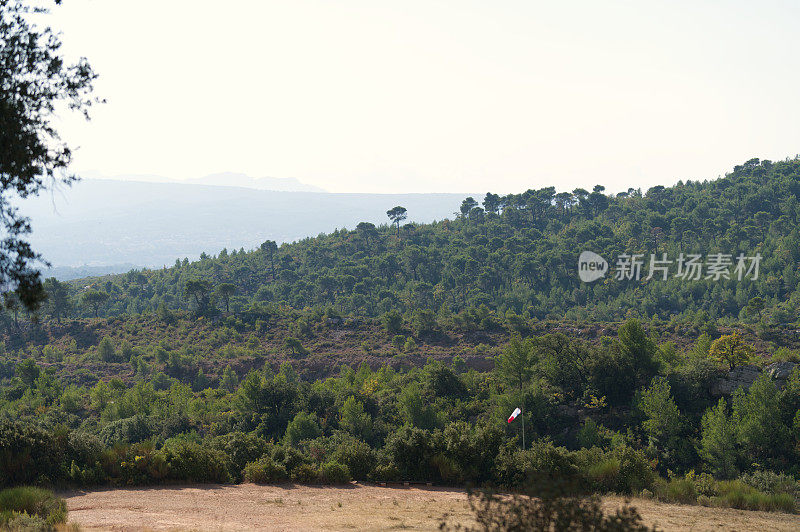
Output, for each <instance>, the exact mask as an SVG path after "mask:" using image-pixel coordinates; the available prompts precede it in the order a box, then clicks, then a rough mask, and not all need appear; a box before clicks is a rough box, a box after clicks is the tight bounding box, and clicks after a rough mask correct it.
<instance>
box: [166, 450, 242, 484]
mask: <svg viewBox="0 0 800 532" xmlns="http://www.w3.org/2000/svg"><path fill="white" fill-rule="evenodd" d="M162 452H163V453H164V458H165V460H166V461H167V466H168V468H169V469H168V471H169V472H168V477H169V478H170V479H172V480H180V481H188V482H221V483H224V482H230V481H231V476H230V472H229V471H230V460H229V459H228V457H227V456H226V455H225V454H224V453H223V452H221V451H218V450H216V449H211V448H208V447H205V446H202V445H199V444H197V443H193V442H187V441H178V442H176V443H170V444H167V445H165V446H164V449H162Z"/></svg>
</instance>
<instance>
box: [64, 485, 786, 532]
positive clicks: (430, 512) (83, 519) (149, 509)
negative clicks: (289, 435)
mask: <svg viewBox="0 0 800 532" xmlns="http://www.w3.org/2000/svg"><path fill="white" fill-rule="evenodd" d="M61 495H62V496H63V497H64V498H65V499H66V500H67V506H68V507H69V520H70V522H73V523H76V524H78V525H79V526H80V527H81V528H82V529H84V530H226V531H227V530H259V529H261V530H293V531H294V530H402V529H409V530H437V529H438V527H439V522H440V520H441V518H442V517H443V516H444V515H445V514H447V515H448V516H449V521H450V522H460V523H469V522H471V521H472V519H471V513H470V511H469V507H468V504H467V497H466V494H465V493H464V492H463V491H462V490H453V489H446V488H436V487H420V488H417V487H410V488H402V487H378V486H364V485H352V486H346V487H311V486H295V485H291V484H286V485H279V486H258V485H255V484H241V485H225V486H218V485H202V486H169V487H157V488H128V489H107V490H98V491H87V492H68V493H62V494H61ZM622 502H623V501H622V499H619V498H614V497H608V498H606V499H604V506H606V509H608V510H611V509H613V508H615V507H616V506H618V505H620V504H622ZM633 505H634V506H636V507H637V508H638V509H639V511H640V512H641V514H642V516H643V517H644V519H645V521H646V522H647V523H648V524H651V525H652V524H655V525H657V526H658V527H659V528H660V529H663V530H698V531H701V530H761V531H766V530H787V531H788V530H800V516H796V515H787V514H773V513H764V512H745V511H740V510H729V509H718V508H704V507H702V506H683V505H673V504H663V503H658V502H654V501H650V500H642V499H636V500H634V501H633Z"/></svg>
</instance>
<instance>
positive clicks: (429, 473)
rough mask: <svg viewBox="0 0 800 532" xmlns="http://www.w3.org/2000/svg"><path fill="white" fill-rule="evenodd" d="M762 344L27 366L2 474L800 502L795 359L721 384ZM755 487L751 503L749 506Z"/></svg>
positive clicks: (612, 344)
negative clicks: (197, 378)
mask: <svg viewBox="0 0 800 532" xmlns="http://www.w3.org/2000/svg"><path fill="white" fill-rule="evenodd" d="M750 355H751V349H750V348H749V346H748V345H747V344H746V343H744V342H742V341H741V339H740V338H739V337H738V335H736V334H735V333H734V334H731V335H726V336H722V337H720V338H719V339H717V340H715V341H713V342H712V341H711V339H710V338H709V337H707V336H704V337H702V338H701V340H700V341H698V342H697V343H696V344H695V345H694V346H692V347H691V349H688V350H686V351H684V352H681V351H677V350H676V349H675V346H674V345H672V344H670V343H663V344H660V345H659V344H658V343H657V342H655V341H654V340H653V339H652V338H651V337H650V336H649V335H648V334H647V333H646V330H645V329H644V327H642V325H640V324H639V322H637V321H635V320H630V321H628V322H627V323H626V324H625V325H623V326H622V327H621V328H620V330H619V332H618V335H617V337H607V338H605V339H604V341H603V342H602V343H601V344H600V345H592V344H589V343H586V342H584V341H581V340H575V339H569V338H567V337H565V336H563V335H560V334H556V335H547V336H542V337H531V338H528V339H525V340H523V339H520V338H518V339H515V340H513V341H512V342H510V343H509V344H508V346H507V347H506V348H505V350H504V351H503V352H502V354H501V355H499V356H498V358H497V360H496V365H495V369H494V370H493V371H490V372H477V371H474V370H467V369H466V368H465V367H464V365H463V361H460V360H458V359H456V360H454V362H453V363H452V364H443V363H441V362H429V363H428V364H426V365H425V366H424V367H421V368H414V369H411V370H410V371H407V372H397V371H394V370H392V369H391V368H389V367H386V366H384V367H382V368H380V369H378V370H377V371H373V370H371V369H370V368H369V367H368V366H366V365H362V366H361V367H359V368H358V369H357V370H356V369H352V368H349V367H346V366H345V367H343V368H342V372H341V375H340V376H338V377H331V378H328V379H325V380H317V381H313V382H310V381H305V380H302V379H300V378H299V377H298V376H297V374H296V373H295V371H294V370H293V368H292V366H291V365H290V364H289V363H284V364H283V365H282V366H281V368H280V370H279V371H277V372H273V371H272V370H271V369H270V367H269V366H265V367H264V368H261V369H259V370H253V371H250V372H249V373H247V374H246V375H236V374H235V373H234V372H232V371H230V369H228V370H226V374H225V375H224V378H223V379H221V380H220V381H219V382H218V383H217V384H215V385H209V386H208V387H200V388H197V387H196V388H195V389H194V390H193V389H192V387H191V386H189V385H187V384H186V383H184V382H181V381H180V380H179V379H175V378H172V377H168V376H166V375H164V374H163V373H160V374H157V375H154V376H152V377H151V378H138V379H136V382H135V384H133V385H132V386H126V385H125V384H124V383H123V382H122V381H121V380H119V379H116V378H114V379H109V380H101V381H98V382H97V383H96V384H94V385H93V386H87V387H80V386H76V385H66V384H64V383H62V382H61V380H60V379H59V378H58V377H57V376H56V375H55V374H54V372H52V371H50V370H48V369H46V368H43V367H40V366H38V365H36V364H35V363H33V362H32V361H27V362H23V363H20V364H18V365H17V366H16V367H15V368H14V376H13V377H12V378H10V379H8V380H6V381H4V384H3V385H2V396H1V397H2V399H0V420H2V421H0V468H2V471H0V473H1V474H0V479H2V481H0V482H2V483H4V484H5V485H15V484H29V483H45V484H52V483H55V484H58V483H70V484H80V485H96V484H106V483H111V484H151V483H159V482H169V481H192V482H229V481H241V480H249V481H255V482H279V481H288V480H292V481H296V482H333V483H335V482H345V481H347V480H349V479H358V480H413V481H431V482H436V483H445V484H453V485H463V484H465V483H477V484H492V485H499V486H505V487H514V486H519V485H521V484H522V483H524V482H525V480H526V478H527V477H528V476H530V475H533V474H548V475H550V474H553V475H557V476H559V477H560V478H571V479H573V480H574V481H575V482H578V483H581V484H582V485H584V486H588V487H589V488H591V489H592V490H595V491H599V492H605V491H614V492H622V493H635V494H642V493H644V494H645V495H647V494H653V495H654V496H658V497H662V498H666V499H670V500H681V501H683V502H687V501H688V502H695V501H699V502H704V503H708V504H730V505H739V507H752V506H753V505H755V506H754V507H764V508H767V509H769V508H768V507H770V506H774V507H775V508H779V509H783V510H790V511H792V510H793V509H794V508H795V499H794V497H795V496H796V495H797V494H798V493H800V491H798V484H797V481H796V480H795V475H797V474H798V473H800V471H798V464H800V460H798V459H800V456H798V449H800V446H799V445H798V444H800V413H798V409H799V408H800V372H797V371H796V372H795V373H794V374H793V375H792V377H791V378H790V379H789V381H788V383H787V384H786V385H785V386H783V388H782V389H779V388H778V387H777V386H776V384H775V383H774V382H773V381H772V380H771V379H770V377H769V376H767V375H766V374H764V375H762V376H761V377H760V378H759V379H757V380H756V381H755V383H754V384H753V385H752V386H751V387H750V388H749V389H748V390H745V389H739V390H738V391H736V392H735V393H734V394H733V396H731V397H720V396H718V395H715V393H714V391H713V389H714V386H713V385H714V383H715V382H716V380H717V379H718V378H719V377H720V376H721V375H724V370H725V368H729V367H732V366H736V365H739V364H743V363H745V362H748V361H749V360H748V357H749V356H750ZM795 357H796V354H795ZM518 406H519V407H522V409H523V412H524V413H523V416H524V417H525V427H526V431H527V432H526V440H527V445H526V448H525V449H524V450H523V449H522V448H521V434H520V428H521V426H520V422H521V419H518V420H517V421H515V422H514V423H512V424H509V423H508V422H507V421H506V418H507V417H508V415H509V414H510V413H511V411H512V410H513V409H514V408H515V407H518ZM744 492H747V493H749V495H748V496H749V497H750V499H747V498H745V499H742V500H748V501H750V502H741V501H739V502H736V500H738V499H736V497H739V496H740V495H742V493H744ZM730 493H734V495H730ZM701 497H705V499H702V498H701ZM728 499H730V501H734V502H730V501H729V500H728ZM726 501H728V502H726ZM752 501H756V502H752ZM751 503H752V504H751ZM748 505H749V506H748ZM773 509H774V508H773Z"/></svg>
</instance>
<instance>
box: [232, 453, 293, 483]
mask: <svg viewBox="0 0 800 532" xmlns="http://www.w3.org/2000/svg"><path fill="white" fill-rule="evenodd" d="M242 476H243V477H244V480H246V481H247V482H256V483H270V482H283V481H285V480H287V479H288V478H289V475H287V474H286V468H285V467H283V465H282V464H278V463H276V462H275V461H274V460H273V459H272V458H270V457H269V456H264V457H262V458H261V459H260V460H257V461H255V462H249V463H248V464H247V465H245V466H244V470H243V471H242Z"/></svg>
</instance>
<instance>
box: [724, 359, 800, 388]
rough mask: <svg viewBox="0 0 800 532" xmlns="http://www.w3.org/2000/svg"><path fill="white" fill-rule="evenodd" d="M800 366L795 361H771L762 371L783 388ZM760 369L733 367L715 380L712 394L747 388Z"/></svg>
mask: <svg viewBox="0 0 800 532" xmlns="http://www.w3.org/2000/svg"><path fill="white" fill-rule="evenodd" d="M798 366H800V364H797V363H795V362H773V363H772V364H767V365H766V366H764V369H763V372H764V373H766V374H767V375H769V376H770V378H771V379H772V380H773V381H775V384H776V385H777V386H778V388H783V387H784V386H785V385H786V382H787V381H788V380H789V377H790V376H791V374H792V372H793V371H794V370H795V368H797V367H798ZM761 372H762V370H761V369H760V368H759V367H758V366H753V365H750V366H739V367H738V368H733V369H732V370H730V371H729V372H728V373H727V375H725V376H724V377H722V378H721V379H719V380H717V382H715V383H714V386H713V387H712V388H711V392H712V393H713V394H714V395H717V396H719V395H731V394H732V393H733V392H735V391H736V390H737V389H738V388H739V387H742V388H744V389H745V390H748V389H749V388H750V386H751V385H752V384H753V382H754V381H755V380H756V379H757V378H758V376H759V375H761Z"/></svg>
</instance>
